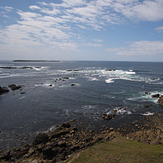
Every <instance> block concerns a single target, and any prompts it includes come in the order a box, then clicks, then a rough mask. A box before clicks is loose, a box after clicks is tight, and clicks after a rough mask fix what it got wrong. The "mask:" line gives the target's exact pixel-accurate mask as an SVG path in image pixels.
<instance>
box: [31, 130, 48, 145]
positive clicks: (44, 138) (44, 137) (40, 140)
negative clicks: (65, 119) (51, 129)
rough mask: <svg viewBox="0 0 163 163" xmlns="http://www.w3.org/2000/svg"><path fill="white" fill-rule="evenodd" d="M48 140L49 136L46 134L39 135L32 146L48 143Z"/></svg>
mask: <svg viewBox="0 0 163 163" xmlns="http://www.w3.org/2000/svg"><path fill="white" fill-rule="evenodd" d="M48 139H49V136H48V135H47V134H46V133H39V134H38V135H37V136H36V138H35V140H34V142H33V144H34V145H37V144H41V143H46V142H47V141H48Z"/></svg>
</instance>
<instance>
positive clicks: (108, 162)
mask: <svg viewBox="0 0 163 163" xmlns="http://www.w3.org/2000/svg"><path fill="white" fill-rule="evenodd" d="M162 162H163V145H161V144H160V145H150V144H145V143H140V142H135V141H132V140H127V139H126V138H125V137H117V138H116V139H114V140H113V141H111V142H100V143H98V144H96V145H94V146H92V147H89V148H88V149H86V150H84V151H81V152H79V153H76V154H74V155H73V156H71V157H70V158H69V159H68V160H67V161H66V163H162Z"/></svg>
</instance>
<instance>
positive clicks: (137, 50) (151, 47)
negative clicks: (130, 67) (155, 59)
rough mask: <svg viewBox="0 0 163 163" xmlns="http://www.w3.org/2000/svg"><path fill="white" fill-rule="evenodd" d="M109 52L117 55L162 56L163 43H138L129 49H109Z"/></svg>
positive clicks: (132, 44)
mask: <svg viewBox="0 0 163 163" xmlns="http://www.w3.org/2000/svg"><path fill="white" fill-rule="evenodd" d="M107 51H108V52H110V53H114V54H116V55H122V56H126V55H128V56H129V55H147V56H148V55H160V54H163V41H136V42H133V43H131V44H130V45H129V46H128V47H121V48H108V49H107Z"/></svg>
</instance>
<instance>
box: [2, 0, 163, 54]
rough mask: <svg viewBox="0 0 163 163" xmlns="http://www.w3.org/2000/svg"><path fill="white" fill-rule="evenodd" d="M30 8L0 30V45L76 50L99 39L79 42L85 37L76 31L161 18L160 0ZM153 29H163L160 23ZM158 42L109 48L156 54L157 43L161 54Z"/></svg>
mask: <svg viewBox="0 0 163 163" xmlns="http://www.w3.org/2000/svg"><path fill="white" fill-rule="evenodd" d="M1 8H2V7H1ZM29 9H30V11H28V12H24V11H20V10H19V11H17V14H18V15H19V16H20V18H19V19H18V20H17V22H16V23H15V24H12V25H9V26H6V27H5V28H3V29H2V30H1V34H0V39H1V43H3V45H4V44H5V45H6V46H7V45H8V47H11V49H12V48H14V46H15V47H17V45H18V44H19V47H20V48H22V49H23V48H25V49H26V47H31V48H33V49H34V48H35V46H37V47H40V46H42V47H45V48H46V47H48V48H49V47H52V49H54V48H56V49H57V48H59V49H67V50H69V51H71V50H77V49H78V48H79V47H80V46H93V47H100V46H102V41H100V40H99V41H98V40H97V41H92V40H87V41H86V42H88V44H87V45H86V44H85V43H82V44H83V45H81V44H80V43H81V40H84V39H85V38H83V36H82V35H80V34H78V31H82V30H85V31H86V30H89V31H92V30H98V31H100V30H103V29H105V28H106V27H108V26H109V25H110V24H121V23H124V22H125V21H127V20H131V21H135V20H136V21H160V20H162V19H163V0H153V1H152V0H143V1H140V0H62V1H60V3H54V2H53V3H48V2H38V3H37V4H36V5H32V6H29ZM3 10H4V11H6V12H10V11H12V10H13V8H12V7H9V6H6V7H3ZM3 14H4V13H3ZM156 30H158V31H162V27H158V28H157V29H156ZM85 37H87V36H85ZM80 38H81V40H80ZM78 39H79V40H78ZM90 39H91V38H90ZM161 46H162V42H159V41H158V42H148V41H146V42H145V41H144V42H143V41H142V42H134V43H133V44H131V45H130V46H129V47H128V48H127V49H124V48H121V49H119V48H118V49H110V50H111V51H114V52H115V53H116V54H119V55H120V54H121V55H125V54H128V52H130V54H132V55H134V54H140V52H141V54H150V53H153V54H156V47H157V48H158V49H157V54H161V50H162V48H161ZM145 47H146V48H145ZM148 49H149V50H148ZM108 50H109V49H108ZM120 50H121V51H120Z"/></svg>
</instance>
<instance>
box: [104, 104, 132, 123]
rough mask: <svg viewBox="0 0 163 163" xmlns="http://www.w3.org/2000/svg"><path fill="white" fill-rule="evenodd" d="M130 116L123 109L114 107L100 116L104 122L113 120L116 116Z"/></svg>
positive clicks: (128, 112)
mask: <svg viewBox="0 0 163 163" xmlns="http://www.w3.org/2000/svg"><path fill="white" fill-rule="evenodd" d="M124 114H131V112H130V111H128V110H127V109H126V108H125V107H116V108H114V109H112V110H110V111H109V112H107V113H105V114H103V115H102V118H103V119H105V120H110V119H114V118H115V117H116V116H117V115H124Z"/></svg>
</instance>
